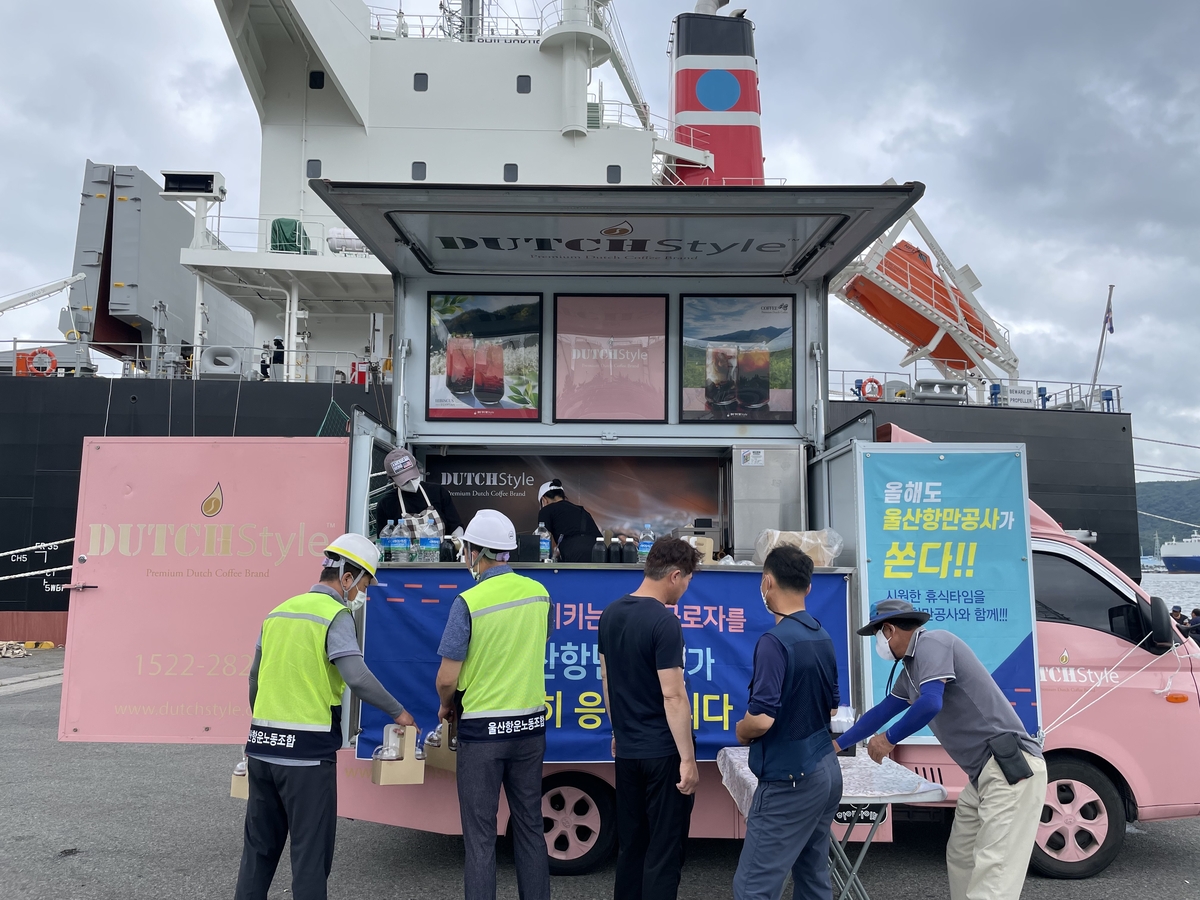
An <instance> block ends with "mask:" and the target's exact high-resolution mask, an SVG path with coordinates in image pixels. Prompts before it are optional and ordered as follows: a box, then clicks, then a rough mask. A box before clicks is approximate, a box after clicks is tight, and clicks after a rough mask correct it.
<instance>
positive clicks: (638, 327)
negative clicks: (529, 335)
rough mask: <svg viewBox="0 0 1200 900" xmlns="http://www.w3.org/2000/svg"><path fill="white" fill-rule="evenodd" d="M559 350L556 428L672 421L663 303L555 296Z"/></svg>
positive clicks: (657, 300) (656, 299) (648, 299)
mask: <svg viewBox="0 0 1200 900" xmlns="http://www.w3.org/2000/svg"><path fill="white" fill-rule="evenodd" d="M554 344H555V348H556V349H555V354H556V356H555V360H556V363H555V367H554V372H555V375H554V378H555V394H554V421H556V422H665V421H667V298H666V297H665V296H657V297H599V296H574V297H570V296H555V298H554Z"/></svg>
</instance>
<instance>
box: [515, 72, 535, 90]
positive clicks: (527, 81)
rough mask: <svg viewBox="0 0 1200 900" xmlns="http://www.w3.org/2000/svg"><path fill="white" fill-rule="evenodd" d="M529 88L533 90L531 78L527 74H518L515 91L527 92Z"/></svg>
mask: <svg viewBox="0 0 1200 900" xmlns="http://www.w3.org/2000/svg"><path fill="white" fill-rule="evenodd" d="M531 90H533V79H532V78H530V77H529V76H528V75H518V76H517V93H518V94H528V93H529V92H530V91H531Z"/></svg>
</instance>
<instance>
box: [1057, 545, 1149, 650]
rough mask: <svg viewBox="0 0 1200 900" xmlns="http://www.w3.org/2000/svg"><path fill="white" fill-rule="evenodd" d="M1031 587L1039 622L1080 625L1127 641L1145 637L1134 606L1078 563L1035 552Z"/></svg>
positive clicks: (1141, 619)
mask: <svg viewBox="0 0 1200 900" xmlns="http://www.w3.org/2000/svg"><path fill="white" fill-rule="evenodd" d="M1033 585H1034V587H1033V592H1034V598H1035V600H1036V601H1037V617H1038V621H1039V622H1061V623H1064V624H1071V625H1082V626H1083V627H1084V628H1095V629H1097V630H1099V631H1107V632H1108V633H1109V634H1115V635H1116V636H1117V637H1119V638H1123V639H1124V640H1127V641H1139V640H1141V638H1142V637H1143V636H1144V635H1145V626H1144V624H1143V618H1142V616H1141V612H1140V610H1139V609H1138V608H1137V606H1135V605H1134V604H1133V603H1131V602H1130V601H1129V599H1128V598H1126V597H1125V596H1124V595H1123V594H1121V593H1120V592H1119V591H1117V590H1115V589H1114V588H1113V587H1111V586H1110V585H1109V584H1107V583H1106V582H1104V581H1103V580H1102V579H1100V578H1099V577H1097V576H1096V575H1095V574H1093V573H1092V572H1089V571H1088V570H1087V569H1085V568H1084V567H1083V566H1081V565H1079V564H1078V563H1075V562H1072V561H1071V560H1069V559H1066V558H1064V557H1062V556H1055V555H1054V554H1052V553H1034V554H1033Z"/></svg>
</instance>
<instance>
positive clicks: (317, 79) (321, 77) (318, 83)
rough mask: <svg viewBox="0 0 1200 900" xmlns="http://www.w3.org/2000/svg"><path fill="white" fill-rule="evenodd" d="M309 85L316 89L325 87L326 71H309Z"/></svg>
mask: <svg viewBox="0 0 1200 900" xmlns="http://www.w3.org/2000/svg"><path fill="white" fill-rule="evenodd" d="M308 86H309V87H310V88H312V89H313V90H314V91H319V90H321V89H322V88H324V87H325V73H324V72H309V73H308Z"/></svg>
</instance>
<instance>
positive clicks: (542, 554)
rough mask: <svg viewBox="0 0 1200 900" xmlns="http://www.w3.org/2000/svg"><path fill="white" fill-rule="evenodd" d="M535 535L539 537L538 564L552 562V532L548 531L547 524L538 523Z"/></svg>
mask: <svg viewBox="0 0 1200 900" xmlns="http://www.w3.org/2000/svg"><path fill="white" fill-rule="evenodd" d="M534 534H536V535H537V537H538V562H550V532H549V531H547V530H546V524H545V523H544V522H538V527H537V531H535V532H534Z"/></svg>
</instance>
